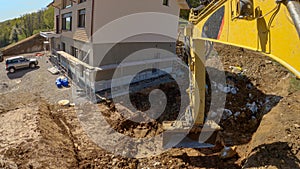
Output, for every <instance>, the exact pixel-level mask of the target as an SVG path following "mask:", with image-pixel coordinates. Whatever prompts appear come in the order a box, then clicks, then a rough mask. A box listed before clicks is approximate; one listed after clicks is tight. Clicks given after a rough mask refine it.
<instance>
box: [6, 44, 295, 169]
mask: <svg viewBox="0 0 300 169" xmlns="http://www.w3.org/2000/svg"><path fill="white" fill-rule="evenodd" d="M215 48H216V51H217V52H218V53H219V56H220V59H221V61H222V62H223V65H224V69H225V71H226V77H227V83H228V84H230V85H232V86H234V87H236V88H237V89H238V92H237V93H236V94H228V95H227V98H226V106H225V108H226V109H229V110H231V111H232V112H233V114H235V113H237V112H240V113H238V115H237V116H234V115H231V116H228V117H226V118H224V119H223V120H222V121H221V123H220V125H221V127H222V128H223V131H221V135H222V136H223V139H224V144H225V145H227V146H237V152H238V155H236V156H234V157H233V158H230V159H227V160H222V159H220V157H219V152H220V149H192V148H180V149H179V148H176V149H170V150H168V151H166V152H164V153H163V154H161V155H158V156H153V157H148V158H142V159H133V158H125V157H121V156H118V155H114V154H112V153H110V152H107V151H106V150H104V149H103V148H100V147H99V146H98V145H97V144H95V143H94V142H93V141H91V139H90V138H89V137H88V135H87V134H86V132H85V130H84V129H83V127H82V124H81V123H80V121H79V118H78V109H77V108H76V107H75V108H74V107H60V106H58V105H57V104H56V103H57V101H58V100H60V99H63V98H67V99H69V95H71V94H70V93H71V91H70V89H63V90H59V89H56V88H55V85H54V81H55V78H56V77H57V76H52V75H50V74H48V72H47V71H46V70H45V69H46V68H48V67H49V66H50V65H49V63H46V61H47V59H46V58H41V59H40V63H41V64H40V68H39V69H37V70H34V71H26V70H24V71H26V72H25V73H23V74H22V72H21V76H17V77H11V75H7V74H6V73H5V72H4V71H3V69H4V68H3V65H2V64H1V67H0V68H1V71H3V72H1V83H2V84H3V85H1V86H0V95H1V97H0V101H1V102H0V123H1V124H2V125H1V126H0V135H1V137H0V168H130V169H132V168H222V169H223V168H230V169H231V168H291V169H293V168H300V162H299V159H300V151H299V148H300V147H299V145H300V138H299V136H300V127H299V125H300V117H299V110H300V104H299V103H300V95H299V94H300V92H299V91H297V90H295V89H298V87H297V86H296V87H293V86H291V84H290V83H291V81H292V80H293V81H294V82H296V85H297V83H298V82H297V81H296V80H294V78H293V77H292V75H290V74H289V72H288V71H287V70H286V69H284V68H282V67H281V66H280V65H279V64H278V63H276V62H275V61H272V60H270V59H268V58H266V57H264V56H261V55H258V54H256V53H254V52H250V51H247V50H243V49H240V48H235V47H228V46H223V45H218V44H217V45H215ZM229 66H239V67H241V68H242V69H243V70H245V71H244V73H243V74H239V73H237V72H234V71H232V69H230V68H229ZM209 85H210V86H211V84H209ZM170 86H171V87H172V86H173V87H174V84H168V85H166V86H161V87H160V88H161V89H163V90H164V91H166V92H167V93H168V91H169V94H170V98H172V99H173V100H172V102H171V103H173V104H170V105H169V106H167V109H166V111H165V113H164V114H163V115H162V116H161V117H160V118H159V119H158V120H156V121H152V122H150V123H134V122H131V121H128V120H127V119H125V118H124V117H122V116H121V115H120V113H121V112H122V109H121V108H120V107H122V106H120V105H119V104H114V103H111V102H108V103H101V104H99V105H98V107H99V108H100V109H99V110H100V111H101V113H102V114H103V115H104V117H105V119H106V120H107V122H108V123H109V124H110V125H111V126H112V128H114V129H115V130H116V131H118V132H119V133H124V134H125V135H128V136H131V137H141V138H142V137H153V136H154V135H158V134H159V133H161V132H162V125H161V123H162V121H164V120H166V119H167V120H172V119H173V120H174V118H175V117H176V112H177V111H178V105H177V104H176V103H177V102H178V93H177V92H174V91H175V90H174V89H176V88H171V89H170ZM292 89H293V90H292ZM30 90H31V91H30ZM149 90H151V89H148V91H147V90H146V91H144V92H140V93H138V94H136V95H133V96H132V100H135V101H136V107H137V108H138V109H139V110H141V111H144V110H147V108H148V107H149V103H148V102H147V101H146V102H145V101H144V100H145V99H146V98H147V96H148V95H147V93H148V92H149ZM145 93H146V94H145ZM208 97H209V96H208ZM146 100H147V99H146ZM207 100H209V99H207ZM247 103H249V104H252V103H255V104H256V106H257V112H255V113H253V112H252V111H251V110H250V109H249V108H247V106H246V105H247ZM145 107H146V108H145ZM141 116H142V117H144V116H143V115H142V114H141ZM124 142H125V140H124Z"/></svg>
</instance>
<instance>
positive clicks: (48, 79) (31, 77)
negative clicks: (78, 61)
mask: <svg viewBox="0 0 300 169" xmlns="http://www.w3.org/2000/svg"><path fill="white" fill-rule="evenodd" d="M24 56H26V57H30V58H31V57H34V55H33V54H26V55H24ZM37 59H38V61H39V64H38V67H37V68H36V69H22V70H17V71H16V72H15V73H13V74H11V73H8V72H7V71H6V70H5V61H4V62H2V63H0V79H1V82H0V94H5V95H9V93H27V95H26V97H19V98H18V99H31V98H30V97H31V96H32V97H41V98H43V99H44V100H46V101H49V102H50V103H55V102H57V101H59V100H61V99H71V96H72V92H71V91H72V90H71V88H63V89H58V88H57V87H56V85H55V80H56V78H57V77H58V76H59V75H52V74H51V73H50V72H48V71H47V69H48V68H49V67H52V64H51V63H50V62H49V60H48V58H47V57H45V56H43V57H37ZM12 95H14V94H12ZM12 95H11V96H12Z"/></svg>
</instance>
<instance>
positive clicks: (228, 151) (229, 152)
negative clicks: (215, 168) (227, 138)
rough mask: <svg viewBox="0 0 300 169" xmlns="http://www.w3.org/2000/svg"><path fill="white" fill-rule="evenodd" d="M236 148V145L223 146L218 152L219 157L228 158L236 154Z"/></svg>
mask: <svg viewBox="0 0 300 169" xmlns="http://www.w3.org/2000/svg"><path fill="white" fill-rule="evenodd" d="M236 149H237V147H224V149H223V150H222V151H221V153H220V158H221V159H229V158H232V157H234V156H235V155H236V154H237V152H236Z"/></svg>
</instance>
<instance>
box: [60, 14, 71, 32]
mask: <svg viewBox="0 0 300 169" xmlns="http://www.w3.org/2000/svg"><path fill="white" fill-rule="evenodd" d="M61 18H62V19H61V22H62V24H61V29H62V30H64V31H72V24H73V22H72V18H73V17H72V12H69V13H65V14H62V16H61ZM68 18H69V19H70V21H69V22H70V24H69V25H70V27H69V28H68V27H67V26H68V24H67V22H68V21H67V19H68Z"/></svg>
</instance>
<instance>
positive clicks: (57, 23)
mask: <svg viewBox="0 0 300 169" xmlns="http://www.w3.org/2000/svg"><path fill="white" fill-rule="evenodd" d="M59 29H60V28H59V15H57V16H56V33H57V34H58V33H59Z"/></svg>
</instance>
